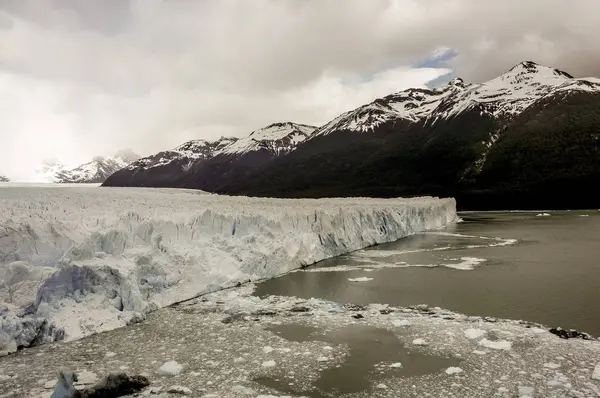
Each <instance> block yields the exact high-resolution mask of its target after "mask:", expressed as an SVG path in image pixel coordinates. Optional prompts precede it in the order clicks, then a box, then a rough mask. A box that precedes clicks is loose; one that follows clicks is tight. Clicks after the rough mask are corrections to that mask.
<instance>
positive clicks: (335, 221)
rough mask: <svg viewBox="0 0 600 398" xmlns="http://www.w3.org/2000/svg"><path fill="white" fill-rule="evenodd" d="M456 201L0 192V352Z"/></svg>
mask: <svg viewBox="0 0 600 398" xmlns="http://www.w3.org/2000/svg"><path fill="white" fill-rule="evenodd" d="M456 220H457V215H456V202H455V200H454V199H453V198H441V199H440V198H434V197H420V198H394V199H375V198H328V199H270V198H249V197H239V196H238V197H229V196H222V195H215V194H208V193H206V192H202V191H192V190H178V189H153V188H152V189H151V188H98V187H89V186H86V187H73V186H66V187H65V186H53V185H49V186H39V185H38V186H35V185H34V186H25V185H15V186H13V185H10V184H3V185H1V186H0V355H2V354H8V353H11V352H14V351H16V350H17V349H18V348H19V347H28V346H31V345H37V344H41V343H44V342H51V341H56V340H72V339H77V338H81V337H84V336H87V335H90V334H94V333H97V332H101V331H106V330H110V329H115V328H118V327H121V326H125V325H128V324H130V323H134V322H137V321H140V320H142V319H144V318H145V316H146V315H147V314H148V313H150V312H151V311H153V310H156V309H158V308H161V307H165V306H169V305H172V304H174V303H178V302H181V301H186V300H189V299H191V298H194V297H197V296H199V295H202V294H205V293H209V292H214V291H217V290H221V289H225V288H229V287H233V286H236V285H239V284H241V283H246V282H249V281H259V280H263V279H267V278H272V277H275V276H278V275H282V274H284V273H287V272H290V271H292V270H294V269H298V268H302V267H304V266H307V265H310V264H314V263H316V262H318V261H320V260H323V259H326V258H330V257H334V256H338V255H341V254H344V253H348V252H351V251H354V250H358V249H362V248H365V247H368V246H372V245H375V244H379V243H384V242H390V241H394V240H398V239H400V238H403V237H405V236H408V235H411V234H414V233H416V232H420V231H423V230H429V229H436V228H440V227H443V226H444V225H446V224H448V223H452V222H455V221H456Z"/></svg>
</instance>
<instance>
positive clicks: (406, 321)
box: [392, 319, 412, 327]
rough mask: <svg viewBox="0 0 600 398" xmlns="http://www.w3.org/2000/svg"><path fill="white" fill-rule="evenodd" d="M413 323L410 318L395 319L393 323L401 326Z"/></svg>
mask: <svg viewBox="0 0 600 398" xmlns="http://www.w3.org/2000/svg"><path fill="white" fill-rule="evenodd" d="M411 324H412V323H411V322H410V321H409V320H408V319H393V320H392V325H394V326H396V327H400V326H410V325H411Z"/></svg>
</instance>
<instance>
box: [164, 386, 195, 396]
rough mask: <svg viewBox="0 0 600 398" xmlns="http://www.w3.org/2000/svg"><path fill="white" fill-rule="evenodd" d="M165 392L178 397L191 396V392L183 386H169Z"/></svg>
mask: <svg viewBox="0 0 600 398" xmlns="http://www.w3.org/2000/svg"><path fill="white" fill-rule="evenodd" d="M167 392H168V393H171V394H179V395H192V390H190V389H189V388H187V387H184V386H179V385H175V386H171V387H169V388H167Z"/></svg>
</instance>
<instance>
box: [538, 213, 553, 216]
mask: <svg viewBox="0 0 600 398" xmlns="http://www.w3.org/2000/svg"><path fill="white" fill-rule="evenodd" d="M536 216H537V217H549V216H550V213H539V214H536Z"/></svg>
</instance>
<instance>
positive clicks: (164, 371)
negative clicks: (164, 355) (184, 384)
mask: <svg viewBox="0 0 600 398" xmlns="http://www.w3.org/2000/svg"><path fill="white" fill-rule="evenodd" d="M181 372H183V366H182V365H180V364H179V363H177V362H176V361H169V362H165V363H164V364H163V365H162V366H161V367H160V368H158V371H157V373H158V374H159V375H161V376H177V375H179V374H181Z"/></svg>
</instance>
